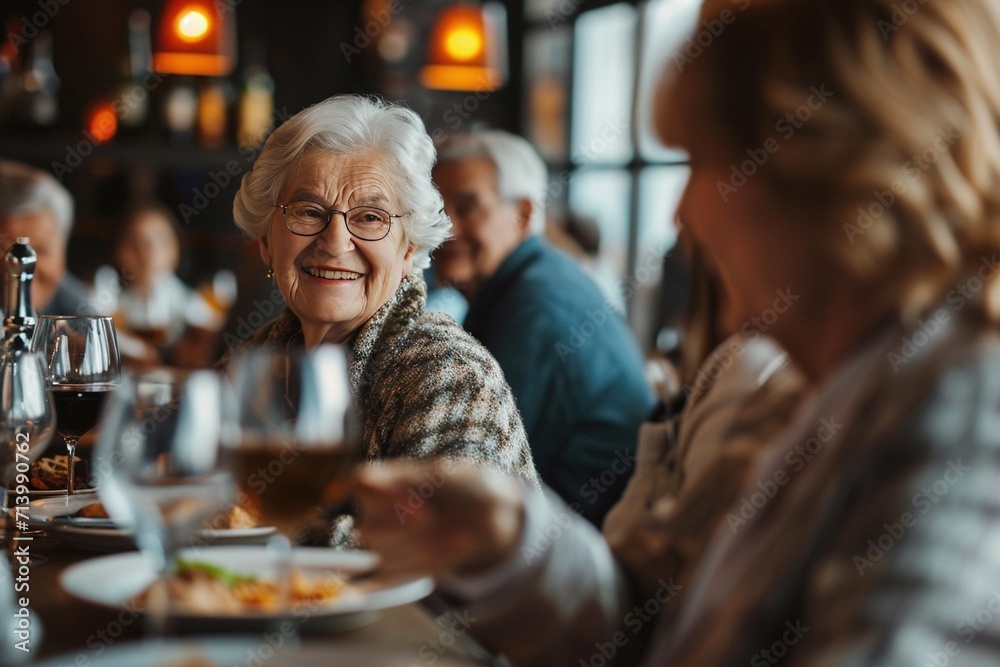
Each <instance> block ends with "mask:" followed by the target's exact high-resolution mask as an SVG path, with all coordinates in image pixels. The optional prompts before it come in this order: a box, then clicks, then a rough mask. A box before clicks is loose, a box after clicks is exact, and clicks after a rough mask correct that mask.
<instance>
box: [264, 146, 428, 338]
mask: <svg viewBox="0 0 1000 667" xmlns="http://www.w3.org/2000/svg"><path fill="white" fill-rule="evenodd" d="M392 183H393V176H392V172H391V170H390V169H389V168H388V165H387V164H386V161H385V160H384V159H382V158H381V156H379V155H378V154H374V153H348V154H338V153H332V152H330V151H325V150H321V149H316V148H312V149H307V150H306V151H305V152H304V153H303V154H302V157H300V158H299V160H298V162H297V163H296V165H295V167H294V168H293V169H292V172H291V173H290V174H289V177H288V180H287V182H286V183H285V186H284V188H283V189H282V191H281V195H280V196H279V198H278V201H277V202H276V204H282V205H287V204H289V203H291V202H293V201H310V202H314V203H316V204H319V205H320V206H322V207H324V208H326V209H331V208H332V209H336V210H338V211H346V210H348V209H350V208H353V207H355V206H374V207H377V208H381V209H384V210H386V211H388V212H389V213H391V214H393V215H400V214H403V213H405V211H403V210H402V206H401V204H400V202H399V199H398V198H397V197H396V194H395V189H394V188H393V187H392ZM405 219H406V218H405V216H404V217H402V218H393V219H392V226H391V228H390V230H389V234H388V235H387V236H386V237H385V238H383V239H382V240H380V241H363V240H361V239H358V238H356V237H354V236H352V235H351V234H350V232H348V231H347V225H346V223H345V221H344V216H343V215H342V214H340V213H334V214H333V219H332V220H331V221H330V224H329V226H327V228H326V229H324V230H323V231H322V232H321V233H319V234H317V235H315V236H298V235H296V234H293V233H292V232H290V231H288V228H287V227H285V222H284V217H283V214H282V211H281V209H280V208H277V207H276V208H275V209H274V212H273V213H272V215H271V223H270V225H269V227H268V232H267V234H266V235H265V236H263V237H261V238H260V240H259V241H260V252H261V257H263V259H264V261H265V262H267V264H268V265H269V266H270V267H271V269H272V270H273V271H274V278H275V281H276V282H277V284H278V289H279V290H281V294H282V296H283V297H284V299H285V303H286V304H287V305H288V307H289V309H291V311H292V312H293V313H295V315H297V316H298V318H299V319H300V320H301V321H302V332H303V334H304V336H305V342H306V345H307V346H309V347H312V346H315V345H318V344H319V343H321V342H323V341H324V340H326V341H331V342H344V341H347V340H349V339H350V338H351V337H352V336H353V335H354V333H355V332H356V331H357V330H358V329H359V328H360V327H361V325H363V324H364V323H365V322H367V321H368V320H369V319H370V318H371V316H372V315H374V314H375V311H377V310H378V309H379V308H381V307H382V305H384V304H385V303H386V302H387V301H388V300H389V299H390V298H391V297H392V295H393V294H395V292H396V289H397V288H398V287H399V283H400V282H401V281H402V279H403V278H404V277H405V276H406V275H407V274H408V273H409V272H410V271H411V270H412V269H413V246H412V244H411V243H409V241H408V240H407V238H406V232H405V229H404V225H405Z"/></svg>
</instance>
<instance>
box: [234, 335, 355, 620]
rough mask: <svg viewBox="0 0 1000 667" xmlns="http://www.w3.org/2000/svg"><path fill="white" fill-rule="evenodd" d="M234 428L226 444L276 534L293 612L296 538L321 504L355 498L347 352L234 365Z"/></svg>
mask: <svg viewBox="0 0 1000 667" xmlns="http://www.w3.org/2000/svg"><path fill="white" fill-rule="evenodd" d="M231 370H232V386H233V401H232V403H231V408H232V409H233V411H234V413H233V419H232V421H233V423H234V430H233V432H232V433H233V435H234V436H235V438H234V439H233V440H230V441H227V442H226V443H225V455H226V458H227V459H228V460H229V464H230V469H231V470H232V471H233V475H234V477H235V481H236V484H237V486H238V487H239V488H240V490H241V494H240V497H241V503H240V504H241V505H243V504H245V505H247V506H249V507H251V508H253V509H254V510H256V511H257V513H259V515H260V519H261V523H262V524H264V525H273V526H275V528H276V529H277V530H278V533H279V537H278V538H277V539H278V543H277V544H272V548H273V549H274V550H275V551H276V552H277V553H279V554H283V556H282V557H283V559H284V562H283V563H280V564H279V569H280V570H282V571H283V572H284V573H285V574H286V576H285V577H284V581H283V582H282V584H283V585H282V589H283V590H284V591H285V593H284V595H283V599H284V610H285V611H287V610H288V608H289V606H290V604H289V603H290V597H289V593H288V591H289V590H290V589H289V585H290V579H289V576H290V565H291V564H290V558H291V549H290V542H289V539H290V538H294V536H295V531H296V528H297V527H299V526H300V525H301V524H302V523H303V522H304V521H305V520H306V519H308V518H309V517H310V516H311V515H313V514H314V513H315V512H316V511H317V510H318V509H319V508H320V507H321V506H323V505H333V504H339V503H342V502H343V501H345V500H346V499H347V497H348V495H349V488H350V479H349V477H350V471H351V469H352V466H353V463H354V460H355V457H356V452H357V448H358V447H357V444H358V434H359V428H358V418H357V414H356V412H355V408H354V402H353V400H352V397H351V391H350V384H349V381H348V376H347V354H346V352H345V351H344V349H343V348H342V347H339V346H336V345H321V346H319V347H317V348H315V349H313V350H308V351H307V350H297V351H285V350H282V351H267V350H260V349H256V350H251V351H248V352H244V353H242V354H240V355H237V356H236V357H235V358H234V359H233V362H232V367H231Z"/></svg>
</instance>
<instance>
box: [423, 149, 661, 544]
mask: <svg viewBox="0 0 1000 667" xmlns="http://www.w3.org/2000/svg"><path fill="white" fill-rule="evenodd" d="M434 183H435V184H436V185H437V186H438V189H439V190H440V191H441V195H442V196H443V198H444V204H445V211H446V212H447V213H448V216H449V217H450V218H451V220H452V223H453V224H454V228H455V230H454V236H455V238H454V239H453V240H450V241H448V242H447V243H445V244H444V245H443V246H442V247H441V248H440V249H438V250H437V251H436V252H435V253H434V269H435V271H436V273H437V275H438V277H439V278H441V279H443V280H445V281H446V282H447V283H448V284H451V285H454V286H455V287H456V288H458V289H459V290H460V291H461V292H462V293H463V294H464V296H465V297H466V298H467V299H468V300H469V312H468V315H467V316H466V318H465V324H464V326H465V329H466V330H467V331H468V332H469V333H471V334H472V335H473V336H475V337H476V338H478V339H479V340H480V341H482V342H483V344H484V345H485V346H486V348H487V349H488V350H489V351H490V352H492V353H493V355H494V356H495V357H496V358H497V361H499V362H500V367H501V368H502V369H503V372H504V375H505V376H506V378H507V381H508V382H509V383H510V386H511V389H512V391H513V392H514V397H515V398H516V399H517V407H518V409H519V410H520V412H521V416H522V418H523V419H524V424H525V429H526V430H527V433H528V442H529V443H530V444H531V450H532V454H533V456H534V459H535V465H536V466H537V468H538V472H539V475H540V476H541V478H542V480H543V481H544V482H545V483H546V484H547V485H549V486H550V487H551V488H553V489H554V490H555V491H556V492H557V493H558V494H559V495H560V496H562V497H563V498H564V499H566V501H567V502H569V503H571V504H572V506H573V509H574V510H575V511H577V512H579V513H581V514H582V515H583V516H584V517H586V518H587V519H588V520H590V521H591V522H592V523H595V524H597V525H600V522H601V520H602V519H603V517H604V515H605V514H606V513H607V511H608V508H610V507H611V505H613V504H614V502H615V501H616V500H617V499H618V497H619V496H620V495H621V492H622V489H624V487H625V483H626V482H627V481H628V477H629V475H631V474H632V468H633V463H634V461H633V452H634V447H635V438H636V433H637V431H638V428H639V424H640V423H641V422H642V421H643V420H644V419H646V418H647V416H648V415H649V414H650V411H651V410H652V407H653V404H654V399H653V395H652V391H651V389H650V388H649V386H648V385H647V383H646V379H645V376H644V374H643V361H642V354H641V352H640V350H639V347H638V345H637V344H636V341H635V338H634V336H633V335H632V332H631V331H630V330H629V328H628V326H627V325H626V323H625V321H624V320H623V319H622V317H621V315H619V313H618V312H617V311H616V310H615V308H614V305H613V304H612V303H610V302H609V301H608V300H607V299H606V298H605V296H604V295H603V293H602V292H601V290H600V288H599V287H598V286H597V285H596V284H595V283H594V281H593V280H592V279H591V278H590V277H589V276H588V275H587V274H586V272H585V271H584V270H583V269H582V267H581V266H580V264H579V263H578V262H577V261H575V260H574V259H572V258H571V257H569V256H567V255H566V254H565V253H563V252H561V251H558V250H556V249H555V248H553V247H552V246H551V245H549V244H548V243H546V241H545V240H544V238H543V237H542V235H541V234H542V232H543V231H544V226H545V205H544V197H545V189H546V187H547V186H548V176H547V173H546V168H545V163H544V162H542V159H541V158H540V157H539V155H538V153H537V152H535V149H534V148H532V147H531V145H530V144H529V143H528V142H527V141H525V140H524V139H522V138H520V137H517V136H515V135H512V134H509V133H507V132H501V131H485V132H478V133H473V134H456V135H453V136H451V137H448V138H446V139H445V140H444V141H443V142H442V143H441V145H440V146H439V151H438V163H437V165H436V166H435V167H434Z"/></svg>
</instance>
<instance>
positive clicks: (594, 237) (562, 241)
mask: <svg viewBox="0 0 1000 667" xmlns="http://www.w3.org/2000/svg"><path fill="white" fill-rule="evenodd" d="M545 238H546V240H547V241H548V242H549V243H551V244H552V245H554V246H555V247H557V248H559V249H560V250H562V251H564V252H566V253H568V254H570V255H572V256H573V257H575V258H576V259H577V260H578V261H579V262H580V264H581V265H582V266H583V269H584V271H586V272H587V274H588V275H589V276H590V277H591V278H592V279H593V280H594V282H595V283H597V286H598V287H600V288H601V291H602V292H603V293H604V298H605V299H607V300H608V301H609V302H610V303H612V304H614V307H615V309H616V310H617V311H618V312H619V313H621V314H623V315H624V314H625V299H624V298H623V296H622V290H621V278H620V277H619V276H617V275H615V271H614V269H612V268H611V267H610V266H608V264H607V262H605V261H604V260H603V259H602V258H601V227H600V225H599V224H598V223H597V218H595V217H593V216H591V215H583V214H580V213H576V212H574V211H570V212H569V213H567V214H566V215H565V216H563V217H561V218H557V219H556V220H555V221H553V222H550V223H549V224H548V225H546V226H545Z"/></svg>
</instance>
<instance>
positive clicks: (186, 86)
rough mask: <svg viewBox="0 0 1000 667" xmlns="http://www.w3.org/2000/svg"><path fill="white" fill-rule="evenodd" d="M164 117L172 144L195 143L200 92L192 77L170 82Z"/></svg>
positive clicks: (183, 77)
mask: <svg viewBox="0 0 1000 667" xmlns="http://www.w3.org/2000/svg"><path fill="white" fill-rule="evenodd" d="M163 117H164V120H165V121H166V125H167V131H168V132H169V134H170V142H171V143H172V144H174V145H178V146H189V145H191V144H192V143H193V142H194V132H195V125H196V123H197V121H198V92H197V91H196V90H195V87H194V82H193V81H192V79H191V78H190V77H186V76H177V77H174V78H173V79H172V80H171V81H170V91H169V92H168V93H167V96H166V98H165V99H164V106H163Z"/></svg>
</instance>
